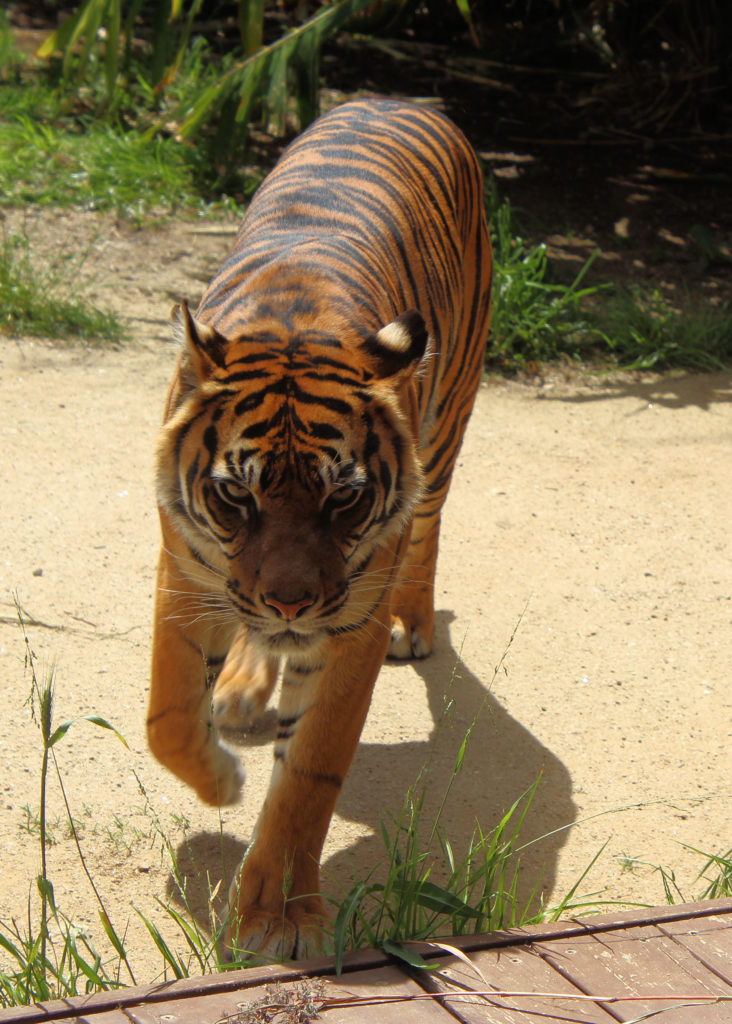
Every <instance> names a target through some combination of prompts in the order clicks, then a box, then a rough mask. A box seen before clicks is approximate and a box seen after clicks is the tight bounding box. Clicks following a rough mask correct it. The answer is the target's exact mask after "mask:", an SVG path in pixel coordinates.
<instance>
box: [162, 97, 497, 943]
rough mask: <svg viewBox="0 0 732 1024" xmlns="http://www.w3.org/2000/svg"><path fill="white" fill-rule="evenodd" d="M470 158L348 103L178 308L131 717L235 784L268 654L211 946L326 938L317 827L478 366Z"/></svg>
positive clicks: (418, 578)
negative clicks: (255, 756)
mask: <svg viewBox="0 0 732 1024" xmlns="http://www.w3.org/2000/svg"><path fill="white" fill-rule="evenodd" d="M491 279H492V255H491V246H490V240H489V233H488V226H487V222H486V216H485V205H484V198H483V178H482V172H481V169H480V166H479V162H478V159H477V157H476V155H475V153H474V151H473V149H472V148H471V147H470V145H469V143H468V142H467V140H466V138H465V136H464V135H463V134H462V132H461V131H460V130H459V129H458V128H457V127H456V126H455V125H454V124H453V123H452V122H451V121H450V120H449V119H448V117H447V116H446V115H444V114H443V113H442V112H440V111H438V110H436V109H434V108H432V107H429V106H424V105H420V104H417V103H414V102H409V101H401V100H392V99H386V98H373V99H363V100H352V101H349V102H346V103H344V104H342V105H341V106H338V107H336V108H335V109H333V110H331V111H330V112H328V113H327V114H324V115H323V116H322V117H320V118H319V119H317V120H316V121H315V122H314V123H313V124H312V125H311V126H310V127H309V128H308V129H306V130H305V131H304V132H303V133H302V134H301V135H300V136H299V137H297V138H296V139H295V140H294V141H293V142H292V143H290V145H289V146H288V147H287V148H286V149H285V150H284V151H283V154H282V155H281V157H280V159H279V160H278V162H277V163H276V164H275V166H274V168H273V170H272V171H271V172H270V174H269V175H268V176H267V177H266V178H265V179H264V181H263V182H262V184H261V185H260V186H259V188H258V190H257V191H256V193H255V195H254V197H253V199H252V201H251V203H250V205H249V207H248V209H247V212H246V215H245V217H244V220H243V222H242V225H241V227H240V229H239V232H238V234H237V236H236V241H235V244H234V248H233V251H232V252H231V255H230V256H229V257H228V258H227V259H226V261H225V262H224V263H223V265H222V266H221V268H220V270H219V271H218V272H217V273H216V274H215V276H214V277H213V279H212V280H211V282H210V284H209V285H208V287H207V289H206V291H205V293H204V295H203V298H202V299H201V302H200V304H199V306H198V308H197V310H196V312H195V314H194V313H192V312H191V310H190V308H189V307H188V305H187V303H186V302H185V301H183V302H181V303H180V305H179V306H176V307H175V309H174V310H173V314H172V316H173V321H174V332H175V334H176V335H177V337H178V340H179V345H180V347H179V354H178V359H177V363H176V366H175V370H174V373H173V377H172V381H171V384H170V388H169V391H168V395H167V401H166V405H165V413H164V420H163V425H162V428H161V430H160V434H159V438H158V443H157V453H156V478H157V502H158V507H159V514H160V523H161V531H162V542H161V549H160V556H159V562H158V570H157V581H156V592H155V608H154V623H153V644H152V672H151V684H150V693H149V706H148V715H147V735H148V741H149V746H150V748H151V751H152V753H153V754H154V756H155V757H156V758H157V759H158V760H159V761H160V762H162V764H163V765H165V766H166V767H167V768H168V769H170V770H171V771H172V772H174V773H175V775H177V776H178V777H179V778H180V779H182V780H183V781H184V782H185V783H188V784H189V785H190V786H192V787H193V789H194V790H195V791H196V793H197V794H198V796H199V797H200V798H201V799H202V800H203V801H205V802H207V803H209V804H213V805H225V804H231V803H234V802H235V801H237V799H238V798H239V795H240V791H241V787H242V784H243V782H244V773H243V769H242V767H241V764H240V761H239V758H238V757H236V756H235V755H234V754H233V753H232V752H231V751H230V750H228V749H227V748H226V747H225V745H224V744H222V742H221V741H220V735H221V730H222V729H223V730H226V729H229V728H238V729H240V728H242V727H243V726H245V725H246V724H247V723H249V722H251V721H252V720H253V719H254V718H255V717H256V716H257V715H259V714H261V713H262V711H263V710H264V708H265V707H266V705H267V702H268V700H269V698H270V696H271V694H272V692H273V690H274V688H275V684H276V681H277V679H278V678H279V676H280V674H281V690H280V697H279V706H278V711H277V731H276V737H275V740H274V764H273V768H272V775H271V779H270V783H269V788H268V791H267V795H266V798H265V800H264V804H263V806H262V808H261V811H260V813H259V817H258V819H257V821H256V824H255V827H254V830H253V834H252V837H251V841H250V843H249V844H248V847H247V851H246V854H245V856H244V859H243V861H242V863H241V865H240V866H239V868H238V869H237V871H236V874H235V877H234V880H233V882H232V883H231V888H230V893H229V909H228V912H227V924H226V935H225V944H226V949H227V950H229V951H231V952H230V954H229V955H232V956H233V955H235V954H236V955H238V956H244V955H246V956H251V955H258V956H260V957H264V958H274V959H294V960H298V959H303V958H307V957H310V956H313V955H316V954H320V953H323V952H327V951H328V949H329V948H330V947H329V943H330V940H329V938H328V934H329V932H328V918H327V914H326V912H325V907H324V902H323V898H322V895H321V889H320V878H319V874H320V870H319V862H320V857H321V853H322V848H323V843H324V840H325V836H326V833H327V830H328V827H329V824H330V820H331V817H332V814H333V812H334V808H335V804H336V801H337V798H338V795H339V792H340V790H341V787H342V784H343V781H344V778H345V776H346V773H347V772H348V769H349V767H350V765H351V761H352V759H353V757H354V754H355V751H356V748H357V745H358V741H359V737H360V734H361V731H362V727H363V724H364V721H365V718H366V714H367V711H368V708H369V704H370V701H371V695H372V690H373V687H374V683H375V680H376V678H377V675H378V673H379V670H380V668H381V666H382V664H383V663H384V660H385V658H386V657H387V655H391V656H393V657H395V658H397V659H408V658H424V657H426V656H427V655H428V654H429V653H430V650H431V646H432V637H433V630H434V600H433V592H434V577H435V564H436V559H437V547H438V535H439V530H440V515H441V509H442V506H443V503H444V501H445V497H446V494H447V491H448V487H449V484H450V479H451V474H452V470H453V466H454V464H455V460H456V456H457V454H458V450H459V448H460V444H461V441H462V437H463V434H464V431H465V428H466V424H467V422H468V418H469V416H470V413H471V409H472V407H473V404H474V400H475V395H476V391H477V389H478V385H479V382H480V379H481V373H482V367H483V363H484V349H485V344H486V338H487V332H488V324H489V315H490V292H491Z"/></svg>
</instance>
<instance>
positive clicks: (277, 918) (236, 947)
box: [227, 909, 333, 961]
mask: <svg viewBox="0 0 732 1024" xmlns="http://www.w3.org/2000/svg"><path fill="white" fill-rule="evenodd" d="M324 924H325V919H324V917H323V916H322V915H321V914H308V913H304V914H303V913H301V914H298V915H296V916H295V917H294V918H291V917H289V916H286V915H285V914H270V913H268V912H267V911H264V910H256V909H249V910H245V911H240V912H239V917H238V921H237V928H236V934H234V932H233V929H232V931H231V932H230V934H229V936H228V937H227V946H228V950H229V953H228V955H229V956H230V957H231V959H232V960H248V959H257V960H267V961H272V960H275V961H281V960H310V959H312V958H314V957H317V956H324V955H327V954H329V953H331V952H332V951H333V944H332V940H331V939H330V937H329V934H328V932H327V930H326V929H325V927H324Z"/></svg>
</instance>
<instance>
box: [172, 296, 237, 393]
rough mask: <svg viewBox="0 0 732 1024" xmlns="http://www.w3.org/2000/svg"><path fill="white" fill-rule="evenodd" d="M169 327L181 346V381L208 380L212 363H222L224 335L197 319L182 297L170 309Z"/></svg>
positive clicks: (188, 383) (223, 363)
mask: <svg viewBox="0 0 732 1024" xmlns="http://www.w3.org/2000/svg"><path fill="white" fill-rule="evenodd" d="M170 315H171V319H172V321H173V331H174V333H175V337H176V340H177V341H178V342H179V343H180V345H181V348H182V350H183V359H182V363H181V374H182V377H183V382H184V383H185V384H186V385H188V386H189V387H195V386H196V384H200V383H201V382H202V381H204V380H208V379H209V377H210V376H211V373H212V371H213V370H214V368H215V367H217V366H218V367H222V366H224V365H225V356H224V354H225V350H226V338H225V337H224V336H223V334H219V332H218V331H217V330H215V329H214V328H213V327H209V326H208V324H204V323H201V321H200V320H196V318H195V317H194V316H193V314H192V313H191V311H190V309H189V308H188V303H187V302H186V300H185V299H183V300H182V301H181V304H180V305H179V306H173V309H172V311H171V314H170Z"/></svg>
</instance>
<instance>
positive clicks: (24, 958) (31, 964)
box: [0, 594, 135, 1003]
mask: <svg viewBox="0 0 732 1024" xmlns="http://www.w3.org/2000/svg"><path fill="white" fill-rule="evenodd" d="M13 600H14V603H15V609H16V614H17V617H18V622H19V624H20V629H21V632H22V635H23V644H24V651H25V668H26V671H27V672H28V673H29V675H30V682H31V688H30V693H29V695H28V704H29V706H30V711H31V717H32V719H33V721H34V722H35V724H36V725H37V726H38V729H39V732H40V734H41V743H42V755H41V771H40V802H39V807H40V810H39V816H38V829H39V846H40V855H41V871H40V874H39V875H38V876H37V878H36V885H37V889H38V894H39V897H40V924H39V928H38V934H37V935H35V936H34V929H33V924H32V912H31V905H30V901H29V906H28V925H27V932H26V934H25V935H23V934H22V932H21V931H20V928H19V927H18V926H17V924H16V923H15V922H13V924H12V926H11V927H8V926H7V925H6V926H5V931H6V933H7V934H2V933H0V946H2V948H4V949H5V951H6V952H7V953H10V955H11V957H12V958H13V959H14V960H15V961H16V962H17V963H18V965H19V971H18V972H16V974H15V975H14V976H12V975H8V974H5V973H0V1000H2V999H3V998H7V997H8V996H10V995H11V994H12V995H13V997H14V999H15V998H17V997H18V996H19V997H20V998H19V999H18V1000H17V1001H20V1002H24V1003H26V1002H38V1001H41V1000H44V999H48V998H54V997H56V998H60V997H62V996H66V995H76V994H77V985H78V982H79V980H80V979H81V978H83V979H85V982H84V985H85V987H86V991H90V990H96V989H99V988H110V987H118V985H119V983H120V981H119V974H117V976H116V977H115V976H113V975H109V974H108V973H107V972H106V970H105V968H104V966H103V964H102V961H101V959H100V958H99V956H98V955H97V953H96V951H95V950H94V948H93V946H92V945H91V943H90V942H89V941H88V940H87V939H86V937H85V936H84V935H83V933H80V932H79V930H78V929H75V928H74V926H73V925H72V924H71V922H70V921H69V920H68V919H67V918H65V916H64V915H63V914H62V913H61V912H60V910H59V908H58V907H57V905H56V900H55V895H54V889H53V883H52V882H51V879H50V877H49V872H48V860H47V850H48V846H49V839H48V833H47V828H46V822H47V807H48V772H49V768H50V766H51V764H53V767H54V769H55V772H56V777H57V779H58V783H59V786H60V789H61V794H62V797H63V800H64V805H65V807H66V811H67V813H68V821H69V827H70V829H71V833H72V835H73V838H74V841H75V843H76V848H77V852H78V855H79V859H80V862H81V865H82V868H83V870H84V873H85V874H86V876H87V879H88V880H89V883H90V885H91V888H92V891H93V892H94V896H95V898H96V900H97V902H98V904H99V908H100V911H99V914H100V919H101V921H102V925H103V927H104V930H105V933H106V934H107V936H108V938H109V939H110V941H111V942H112V945H113V947H114V949H115V952H116V953H117V955H118V956H119V959H120V963H124V965H125V967H126V968H127V971H128V973H129V976H130V980H131V981H132V983H133V984H135V978H134V974H133V972H132V968H131V967H130V964H129V960H128V958H127V954H126V952H125V948H124V944H123V942H122V940H121V939H120V938H119V936H118V934H117V933H116V931H115V929H114V927H113V925H112V922H111V920H110V917H109V914H108V912H107V909H106V907H105V904H104V901H103V900H102V897H101V895H100V893H99V890H98V889H97V886H96V885H95V884H94V880H93V878H92V876H91V873H90V872H89V869H88V867H87V864H86V860H85V858H84V854H83V852H82V849H81V844H80V842H79V836H78V832H77V829H76V825H75V823H74V817H73V814H72V813H71V807H70V805H69V801H68V797H67V794H66V789H65V787H64V784H63V778H62V775H61V770H60V768H59V764H58V761H57V759H56V751H55V747H56V745H57V744H58V743H59V742H60V741H61V740H62V739H63V738H64V736H65V735H66V733H67V732H68V731H69V729H70V728H71V727H72V726H73V725H74V724H75V723H76V722H79V721H87V722H91V723H92V724H94V725H96V726H98V727H100V728H102V729H106V730H109V731H111V732H113V733H114V734H115V735H116V736H117V738H118V739H119V740H120V741H121V742H122V743H123V744H124V745H125V746H127V744H126V742H125V740H124V738H123V737H122V736H121V735H120V733H119V732H117V730H116V729H114V727H113V726H111V725H110V724H109V723H108V722H107V721H106V720H105V719H103V718H100V717H99V716H98V715H83V716H80V717H78V718H74V719H69V720H68V721H65V722H62V723H61V725H58V726H54V718H53V713H54V687H55V681H56V673H55V668H54V666H53V665H52V666H51V667H50V669H49V671H48V673H47V675H46V677H45V678H44V679H41V678H40V677H39V673H38V670H37V664H36V662H37V658H36V655H35V653H34V651H33V649H32V647H31V643H30V639H29V637H28V633H27V630H26V625H25V617H24V613H23V610H22V608H21V606H20V602H19V600H18V597H17V594H16V595H13ZM51 919H53V920H54V921H55V923H56V925H57V930H58V932H59V933H60V935H61V940H60V949H61V952H60V955H59V956H57V957H52V955H51V947H52V946H53V945H54V943H55V942H56V941H59V940H58V939H56V940H54V938H53V936H52V935H51V932H50V928H49V924H50V920H51ZM84 950H86V952H84ZM88 954H91V957H92V961H91V963H90V962H89V960H88V958H87V957H88ZM89 986H91V989H90V988H89Z"/></svg>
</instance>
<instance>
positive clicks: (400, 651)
mask: <svg viewBox="0 0 732 1024" xmlns="http://www.w3.org/2000/svg"><path fill="white" fill-rule="evenodd" d="M431 650H432V636H431V634H430V635H427V630H426V629H424V628H420V626H415V625H411V624H410V623H408V622H406V621H405V620H404V619H402V618H400V617H399V616H397V615H395V616H394V617H393V618H392V623H391V643H390V644H389V652H388V656H389V657H390V658H399V659H401V660H406V659H411V658H426V657H427V655H428V654H429V653H430V651H431Z"/></svg>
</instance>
